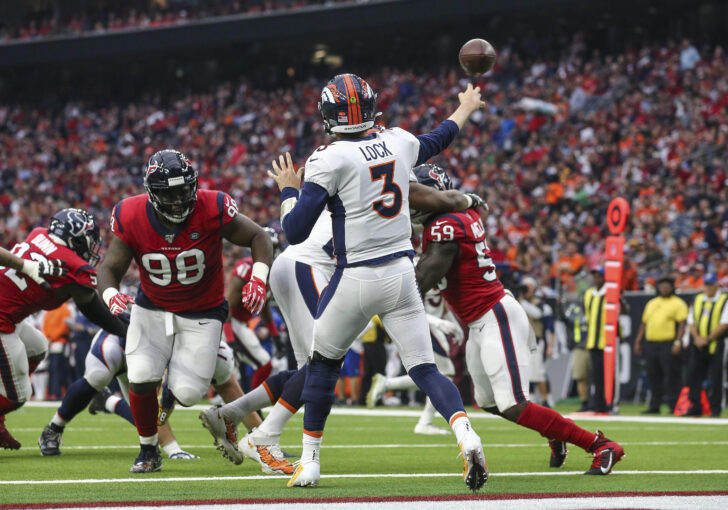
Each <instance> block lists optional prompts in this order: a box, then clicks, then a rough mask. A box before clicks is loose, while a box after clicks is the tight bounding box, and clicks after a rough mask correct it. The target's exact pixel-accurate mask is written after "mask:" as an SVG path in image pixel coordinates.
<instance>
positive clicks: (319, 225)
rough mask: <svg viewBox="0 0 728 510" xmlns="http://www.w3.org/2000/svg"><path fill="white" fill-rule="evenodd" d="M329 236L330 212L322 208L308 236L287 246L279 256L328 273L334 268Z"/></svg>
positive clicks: (334, 262) (334, 260)
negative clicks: (300, 241) (302, 240)
mask: <svg viewBox="0 0 728 510" xmlns="http://www.w3.org/2000/svg"><path fill="white" fill-rule="evenodd" d="M331 238H332V235H331V213H330V212H329V211H328V210H326V209H324V211H323V212H322V213H321V216H319V219H318V220H316V223H315V224H314V226H313V230H311V233H310V234H309V236H308V238H307V239H306V240H305V241H304V242H302V243H300V244H292V245H290V246H288V248H286V249H285V250H283V252H282V253H281V257H288V258H290V259H293V260H295V261H296V262H301V263H302V264H308V265H309V266H313V267H315V268H318V269H321V270H322V271H326V272H327V274H329V273H330V272H333V271H334V269H335V268H336V259H335V258H334V257H333V255H332V252H331V251H330V250H331V249H332V248H333V247H332V244H331ZM327 245H328V246H327Z"/></svg>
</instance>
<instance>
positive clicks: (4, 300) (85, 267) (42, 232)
mask: <svg viewBox="0 0 728 510" xmlns="http://www.w3.org/2000/svg"><path fill="white" fill-rule="evenodd" d="M12 252H13V254H14V255H15V256H17V257H20V258H21V259H25V260H36V261H39V260H43V259H60V260H63V261H64V262H65V263H66V266H67V268H68V273H67V274H66V275H64V276H51V277H47V278H46V281H47V282H48V284H49V285H50V287H51V288H50V289H45V288H43V287H41V286H40V285H38V284H37V283H35V282H34V281H33V280H31V279H30V278H29V277H28V276H26V275H24V274H23V273H21V272H19V271H16V270H15V269H10V268H6V267H4V268H1V269H0V332H2V333H12V332H13V331H15V325H16V324H18V323H20V322H21V321H22V320H23V319H25V318H26V317H28V316H29V315H31V314H34V313H36V312H39V311H41V310H53V309H54V308H58V307H59V306H61V305H62V304H63V303H64V302H65V301H66V300H67V299H68V298H67V297H66V298H61V297H58V296H56V294H55V292H54V291H55V290H56V289H58V288H60V287H63V286H64V285H69V284H72V283H77V284H79V285H83V286H85V287H90V288H92V289H95V288H96V270H95V269H94V268H93V266H91V265H90V264H89V263H88V262H86V261H85V260H84V259H82V258H81V257H80V256H79V255H78V254H77V253H76V252H75V251H73V250H71V249H70V248H68V247H66V246H63V245H62V244H58V243H56V242H55V241H53V239H52V238H51V237H50V236H49V235H48V229H46V228H40V227H38V228H35V229H33V231H32V232H31V233H30V235H28V237H27V238H26V239H25V241H23V242H22V243H18V244H16V245H15V246H14V247H13V249H12Z"/></svg>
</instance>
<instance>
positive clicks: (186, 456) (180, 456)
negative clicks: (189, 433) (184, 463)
mask: <svg viewBox="0 0 728 510" xmlns="http://www.w3.org/2000/svg"><path fill="white" fill-rule="evenodd" d="M169 458H170V459H172V460H192V459H199V458H200V457H199V456H197V455H194V454H192V453H190V452H186V451H184V450H181V451H179V452H174V453H173V454H172V455H170V456H169Z"/></svg>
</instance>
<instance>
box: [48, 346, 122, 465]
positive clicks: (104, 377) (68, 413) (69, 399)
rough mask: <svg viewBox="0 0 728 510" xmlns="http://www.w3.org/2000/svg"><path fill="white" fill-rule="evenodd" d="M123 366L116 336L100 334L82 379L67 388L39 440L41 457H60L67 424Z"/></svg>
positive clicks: (88, 354)
mask: <svg viewBox="0 0 728 510" xmlns="http://www.w3.org/2000/svg"><path fill="white" fill-rule="evenodd" d="M123 364H124V351H123V349H122V348H121V345H119V342H118V339H117V337H114V336H111V335H109V334H108V333H104V332H102V333H100V334H98V335H97V336H96V338H95V339H94V342H93V344H92V345H91V349H90V350H89V352H88V353H87V354H86V361H85V371H84V375H83V377H81V378H80V379H78V380H76V381H75V382H74V383H73V384H71V385H70V386H69V387H68V391H67V392H66V395H65V396H64V397H63V401H62V402H61V405H60V407H59V408H58V410H57V411H56V413H55V414H54V415H53V418H52V419H51V421H50V423H48V425H46V427H45V428H44V429H43V432H42V434H41V436H40V437H39V438H38V446H39V447H40V452H41V454H42V455H44V456H52V455H60V454H61V450H60V446H61V444H62V443H63V441H62V434H63V431H64V430H65V427H66V425H67V424H68V423H69V422H70V421H71V420H72V419H73V418H74V417H75V416H76V415H77V414H78V413H80V412H81V411H83V410H84V409H85V408H86V406H88V405H89V403H90V402H91V401H92V400H93V399H94V397H95V396H96V395H97V394H98V393H99V392H100V391H103V390H104V389H105V388H106V386H108V385H109V383H110V382H111V380H112V379H113V378H114V376H115V375H116V374H117V373H118V372H119V371H120V370H121V369H122V366H123ZM132 424H133V421H132Z"/></svg>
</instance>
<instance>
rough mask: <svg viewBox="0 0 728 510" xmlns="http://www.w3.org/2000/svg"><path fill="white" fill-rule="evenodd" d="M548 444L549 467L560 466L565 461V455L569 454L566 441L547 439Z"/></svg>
mask: <svg viewBox="0 0 728 510" xmlns="http://www.w3.org/2000/svg"><path fill="white" fill-rule="evenodd" d="M549 446H550V447H551V459H550V460H549V467H552V468H560V467H561V466H563V465H564V462H566V456H567V455H568V454H569V451H568V450H567V449H566V443H565V442H563V441H557V440H556V439H549Z"/></svg>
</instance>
